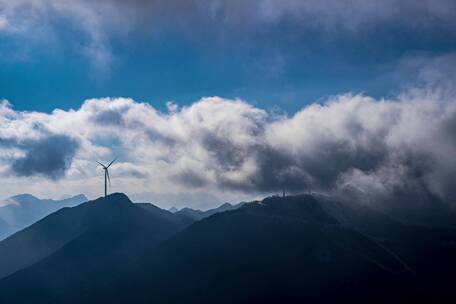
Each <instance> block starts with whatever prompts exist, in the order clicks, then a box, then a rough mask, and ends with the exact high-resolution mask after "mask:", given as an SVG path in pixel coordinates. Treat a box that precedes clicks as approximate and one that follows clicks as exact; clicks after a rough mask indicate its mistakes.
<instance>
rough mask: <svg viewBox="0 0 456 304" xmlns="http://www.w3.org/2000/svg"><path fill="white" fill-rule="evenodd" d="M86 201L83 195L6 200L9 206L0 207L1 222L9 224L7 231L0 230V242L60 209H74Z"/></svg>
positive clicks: (19, 197)
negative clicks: (53, 198) (58, 198)
mask: <svg viewBox="0 0 456 304" xmlns="http://www.w3.org/2000/svg"><path fill="white" fill-rule="evenodd" d="M86 201H87V198H86V197H85V196H84V195H83V194H79V195H76V196H73V197H70V198H67V199H63V200H52V199H39V198H37V197H35V196H33V195H30V194H20V195H16V196H13V197H10V198H8V199H6V200H5V203H7V205H5V206H2V207H0V220H3V221H5V222H6V223H8V229H7V230H3V229H2V230H0V240H1V239H4V238H6V237H7V236H9V235H11V234H12V233H14V232H16V231H19V230H21V229H23V228H25V227H27V226H29V225H31V224H33V223H35V222H36V221H38V220H40V219H42V218H43V217H45V216H46V215H48V214H51V213H52V212H54V211H57V210H58V209H60V208H63V207H73V206H76V205H79V204H81V203H83V202H86Z"/></svg>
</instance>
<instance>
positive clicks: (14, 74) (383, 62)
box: [0, 1, 456, 112]
mask: <svg viewBox="0 0 456 304" xmlns="http://www.w3.org/2000/svg"><path fill="white" fill-rule="evenodd" d="M108 2H109V1H108ZM148 2H149V3H154V2H156V1H133V2H132V4H131V7H132V8H131V12H130V14H129V15H127V17H126V19H127V20H124V21H119V24H114V25H113V24H110V23H109V22H108V21H105V19H109V18H115V17H116V16H117V15H118V14H121V13H122V11H121V10H122V9H125V8H124V7H118V8H116V6H115V5H116V3H117V2H116V1H112V3H114V8H111V9H110V10H107V9H105V10H104V8H103V7H97V6H96V5H90V4H87V2H85V1H79V2H78V1H76V4H73V6H75V7H69V8H67V9H65V7H63V8H61V7H60V8H59V7H57V5H55V6H56V7H53V6H52V4H49V3H48V4H47V6H46V8H42V7H40V6H39V5H36V4H35V7H32V8H23V7H19V8H18V7H13V8H9V10H8V7H7V6H8V5H9V6H11V4H7V2H5V3H3V5H4V6H5V7H6V8H5V9H4V12H7V13H5V17H4V18H5V20H8V25H9V26H10V27H12V28H13V27H14V26H16V27H21V30H11V29H10V30H8V28H7V26H4V29H3V31H0V41H1V43H0V63H1V69H0V98H4V99H7V100H9V101H10V102H11V103H12V104H13V105H14V107H15V108H16V109H18V110H38V111H46V112H49V111H52V110H53V109H54V108H62V109H69V108H78V107H79V106H80V105H81V104H82V102H83V101H84V100H85V99H87V98H94V97H107V96H115V97H117V96H125V97H132V98H134V99H136V100H141V101H146V102H149V103H151V104H152V105H154V106H156V107H157V108H161V109H163V108H164V107H165V103H166V101H169V100H172V101H175V102H176V103H178V104H179V105H185V104H190V103H192V102H194V101H195V100H198V99H199V98H201V97H203V96H223V97H227V98H235V97H238V98H242V99H244V100H248V101H249V102H251V103H253V104H255V105H257V106H259V107H263V108H266V109H270V108H273V107H274V106H276V107H279V108H280V109H282V110H284V111H287V112H295V111H297V110H299V109H300V108H301V107H302V106H303V105H305V104H309V103H311V102H314V101H318V100H319V99H325V98H326V97H327V96H330V95H335V94H339V93H343V92H355V93H359V92H363V93H365V94H368V95H370V96H374V97H377V98H378V97H388V96H391V95H394V94H396V93H397V92H398V90H400V88H401V85H402V84H403V83H404V82H407V81H408V79H406V80H405V81H404V80H403V79H397V78H395V76H397V71H398V69H400V68H401V65H400V63H401V61H402V60H404V58H408V57H413V56H417V55H420V56H421V55H425V56H429V57H433V56H438V55H441V54H445V53H448V52H452V51H454V50H455V49H456V39H454V38H455V26H454V23H455V22H454V21H451V20H449V19H448V18H449V17H448V16H447V15H445V14H443V13H442V12H441V11H440V10H437V9H435V11H436V13H435V14H436V15H435V16H432V15H431V14H432V10H431V9H432V8H433V7H434V6H435V7H438V5H437V4H436V5H434V6H432V4H429V3H430V2H426V1H425V3H423V4H422V5H421V6H422V8H421V9H420V8H419V5H415V6H416V7H414V5H412V4H402V5H400V4H396V5H395V4H394V3H391V2H388V1H386V2H385V3H386V4H385V5H384V6H382V7H378V8H373V9H368V8H362V7H361V8H359V7H358V6H363V5H364V6H369V5H371V4H369V3H371V2H369V1H367V2H366V3H367V4H361V3H363V1H361V2H357V1H354V2H352V3H351V4H347V5H342V6H341V7H338V6H337V5H335V7H334V8H331V4H333V2H332V1H329V2H328V7H327V8H325V9H324V10H323V11H322V10H321V8H320V7H318V5H317V4H315V3H313V1H309V6H310V8H307V10H304V8H302V7H301V6H300V5H297V4H296V3H294V5H295V6H296V10H298V12H297V15H292V14H291V13H289V12H287V11H285V12H284V13H283V15H279V16H277V17H274V18H272V19H271V20H269V19H268V20H266V21H263V20H260V21H255V20H253V21H252V20H250V19H254V18H256V17H255V14H256V13H255V12H254V11H253V12H247V13H246V12H241V10H247V9H253V8H258V7H259V6H260V4H261V3H262V2H264V1H247V2H249V3H250V6H248V5H245V6H243V5H239V7H236V8H229V7H228V5H227V7H223V6H222V8H219V11H220V12H219V13H218V14H220V15H221V16H222V17H225V19H223V22H222V21H220V19H218V18H217V17H214V18H203V17H200V18H198V16H200V14H203V13H204V12H205V10H204V9H205V8H201V7H198V10H196V9H195V8H179V5H176V7H171V8H170V7H168V6H170V5H165V4H161V5H162V6H163V7H161V6H160V4H157V5H156V6H154V11H150V12H148V10H152V9H153V8H151V7H150V4H149V5H148V4H147V3H148ZM190 2H191V1H190ZM194 2H198V1H194ZM222 2H223V1H222ZM289 2H290V4H289V6H291V7H293V6H292V5H293V1H289ZM437 2H439V1H437ZM25 3H27V2H26V1H25ZM50 3H53V2H52V1H51V2H50ZM78 3H79V4H78ZM198 3H200V2H198ZM214 3H220V1H214ZM285 3H287V1H285ZM388 3H389V4H388ZM403 3H408V2H406V1H404V2H403ZM439 3H440V6H445V5H446V6H448V9H451V8H453V6H452V5H451V2H450V1H440V2H439ZM26 5H27V4H23V6H25V7H26ZM312 5H314V6H316V8H313V7H312ZM429 5H430V6H432V7H431V8H430V9H429V8H428V10H430V12H428V11H426V6H429ZM18 6H19V5H18ZM100 6H101V5H100ZM208 6H209V5H208ZM263 6H264V5H263ZM282 6H286V4H283V5H282ZM333 6H334V5H333ZM0 7H1V6H0ZM401 7H402V9H403V13H402V14H401V15H399V16H398V17H388V16H387V17H382V14H384V15H388V14H390V15H391V14H392V12H393V11H394V10H395V9H400V8H401ZM317 8H318V10H317ZM159 9H162V10H163V11H164V12H166V14H167V15H166V16H167V17H168V18H160V16H157V15H159V14H160V12H158V13H157V12H156V10H159ZM182 9H187V10H188V11H180V10H182ZM275 9H277V8H275ZM282 9H284V8H282ZM312 9H314V10H315V11H312ZM337 9H339V10H340V12H338V14H341V12H342V15H340V16H339V15H336V16H332V15H330V13H331V12H332V11H331V10H337ZM71 10H74V11H75V12H74V13H73V12H72V11H71ZM91 10H93V11H95V12H96V13H94V14H92V13H90V11H91ZM233 10H234V11H233ZM299 10H303V12H302V15H300V14H299ZM308 10H310V12H308ZM344 10H346V11H348V12H347V13H346V14H347V15H348V17H347V16H345V15H344V14H345V13H344ZM87 11H89V12H87ZM143 11H144V12H143ZM350 11H351V12H352V14H353V15H354V16H351V17H350V15H349V13H350ZM244 14H245V15H246V16H244ZM258 14H259V13H258ZM356 14H359V16H358V15H356ZM369 14H370V15H373V16H370V15H369ZM374 14H375V15H374ZM427 14H429V16H427ZM439 14H440V15H439ZM30 15H31V16H32V17H30ZM252 15H253V16H252ZM378 15H379V16H380V17H379V16H378ZM24 16H25V17H26V18H27V17H28V18H30V19H31V20H33V22H32V21H30V23H25V24H24V21H17V20H15V18H16V19H18V18H24ZM236 16H237V18H238V19H240V20H237V19H235V17H236ZM331 16H332V17H331ZM301 17H302V18H301ZM7 18H8V19H7ZM90 18H92V19H93V18H95V20H92V21H90V20H88V19H90ZM97 18H98V19H97ZM230 18H231V19H230ZM306 18H312V19H311V20H310V21H308V20H307V19H306ZM318 18H321V19H322V20H323V21H321V24H320V23H318V22H317V21H318ZM369 18H370V19H372V21H369ZM407 18H409V19H410V18H416V19H417V21H415V22H416V24H413V23H412V24H408V23H406V22H404V21H403V19H407ZM420 18H421V19H422V20H420ZM445 18H446V19H445ZM130 19H138V20H139V21H137V22H134V21H135V20H130ZM155 19H156V20H155ZM178 19H183V20H184V21H185V22H184V21H182V23H183V24H180V23H179V20H178ZM232 19H235V20H232ZM244 19H245V20H244ZM314 19H315V20H314ZM377 19H378V20H377ZM15 22H16V23H17V25H16V24H15ZM315 22H317V24H316V25H315V24H313V23H315ZM237 23H240V25H239V24H237ZM338 23H340V24H338ZM87 24H88V25H87ZM124 28H128V31H126V32H124V31H125V29H124ZM2 34H3V35H2ZM100 37H101V38H100ZM87 48H91V49H90V50H89V51H87ZM91 53H95V55H94V54H91ZM97 56H98V57H97ZM99 57H103V58H102V59H100V58H99ZM104 57H106V58H104ZM100 61H101V62H100Z"/></svg>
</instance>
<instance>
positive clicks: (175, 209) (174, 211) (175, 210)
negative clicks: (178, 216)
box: [168, 207, 179, 213]
mask: <svg viewBox="0 0 456 304" xmlns="http://www.w3.org/2000/svg"><path fill="white" fill-rule="evenodd" d="M168 211H169V212H172V213H176V212H177V211H179V210H178V209H177V208H176V207H171V208H169V209H168Z"/></svg>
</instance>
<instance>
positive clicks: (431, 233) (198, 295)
mask: <svg viewBox="0 0 456 304" xmlns="http://www.w3.org/2000/svg"><path fill="white" fill-rule="evenodd" d="M118 196H119V199H120V198H122V197H124V196H122V195H120V194H119V195H118ZM122 201H123V199H122ZM125 201H126V199H125ZM88 204H89V203H88ZM84 205H85V204H83V205H82V206H84ZM92 205H93V206H97V205H102V206H103V209H102V210H101V209H100V210H101V211H100V213H101V214H103V215H104V216H105V217H108V218H111V215H114V214H120V213H121V214H123V215H122V216H120V219H118V220H114V219H113V220H112V221H111V220H108V221H107V223H106V222H105V221H106V220H102V217H103V216H101V215H100V217H94V221H95V222H98V221H103V224H100V225H95V226H94V227H93V228H91V229H88V230H86V232H85V233H82V234H80V235H79V236H78V237H75V238H74V239H73V240H72V241H70V242H67V243H66V244H65V245H64V246H63V247H62V248H61V249H59V250H56V251H55V252H53V253H52V254H51V255H48V256H47V257H46V258H45V259H42V260H41V261H40V262H38V263H35V264H34V265H32V266H30V267H28V268H26V269H24V270H21V271H18V272H16V273H14V274H13V275H11V276H9V277H7V278H4V279H2V280H1V281H0V302H7V303H29V302H30V301H33V299H40V300H41V301H42V302H46V303H182V302H186V303H215V302H216V303H303V302H307V303H332V302H336V301H337V302H363V303H366V302H369V303H385V302H389V303H391V302H392V303H404V302H410V301H415V302H419V301H428V302H439V303H441V302H447V303H451V302H452V300H454V293H453V288H452V285H451V283H452V279H450V278H452V275H453V273H454V271H455V270H456V263H455V262H454V256H456V255H455V254H456V250H455V244H456V233H455V231H454V230H452V229H443V228H436V229H434V228H429V227H421V226H412V225H405V224H402V223H400V222H398V221H396V220H394V219H392V218H390V217H388V216H386V215H384V214H382V213H380V212H377V211H373V210H371V209H369V208H368V207H357V208H355V207H353V206H350V205H346V204H343V203H339V202H337V201H332V200H331V199H328V198H325V197H319V196H311V195H300V196H289V197H283V198H282V197H271V198H267V199H265V200H263V201H261V202H258V203H249V204H244V205H243V206H242V207H240V208H238V209H235V210H231V211H226V212H221V213H217V214H214V215H212V216H210V217H207V218H205V219H203V220H201V221H198V222H196V223H193V224H191V225H190V226H188V227H187V228H186V229H184V230H182V231H181V232H178V233H177V234H173V232H171V231H177V230H179V229H180V228H179V227H177V226H179V225H177V226H176V222H175V221H177V222H179V221H180V220H179V219H176V218H172V219H173V220H171V221H169V220H166V219H163V217H160V216H155V215H160V214H165V218H166V217H168V216H170V214H171V213H169V212H168V213H167V211H164V210H161V209H160V210H158V209H159V208H157V209H156V208H154V207H152V208H151V206H148V205H143V206H135V208H133V206H132V204H128V203H126V204H111V203H110V204H103V201H101V202H98V204H97V201H95V203H94V204H92ZM126 206H129V207H126ZM79 208H81V206H80V207H76V208H71V209H68V210H73V209H76V210H79ZM94 208H98V207H94ZM100 208H101V207H100ZM133 210H135V211H133ZM147 210H149V211H147ZM64 211H65V210H61V211H59V212H57V213H63V212H64ZM144 211H147V212H146V213H149V216H150V214H153V215H154V218H159V219H161V221H164V222H161V223H162V224H160V225H158V224H157V223H154V224H150V218H149V217H148V216H144V214H145V212H144ZM163 212H164V213H163ZM65 213H66V212H65ZM139 214H141V215H139ZM54 215H55V214H53V215H51V216H50V217H52V216H54ZM50 217H48V218H50ZM114 218H116V217H114ZM133 219H134V220H133ZM45 220H46V219H45ZM153 222H155V221H153ZM165 222H166V224H164V223H165ZM56 224H57V223H56ZM149 225H150V226H149ZM157 225H158V226H157ZM57 226H58V225H57ZM32 227H33V226H32ZM160 227H161V228H160ZM170 227H174V228H170ZM157 231H160V232H157ZM158 243H159V245H158V246H156V244H158ZM0 245H1V243H0ZM0 256H1V255H0ZM19 290H20V292H18V291H19ZM452 297H453V298H452Z"/></svg>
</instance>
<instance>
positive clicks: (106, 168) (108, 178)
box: [97, 157, 117, 196]
mask: <svg viewBox="0 0 456 304" xmlns="http://www.w3.org/2000/svg"><path fill="white" fill-rule="evenodd" d="M116 159H117V157H116V158H114V159H113V160H112V162H110V163H109V165H107V166H105V165H103V164H102V163H100V162H99V161H97V163H98V164H100V166H101V167H103V170H104V179H105V185H104V190H105V191H104V196H106V195H107V194H108V184H107V182H108V181H109V185H111V178H110V177H109V171H108V168H109V167H110V166H111V165H112V163H113V162H115V161H116Z"/></svg>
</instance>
